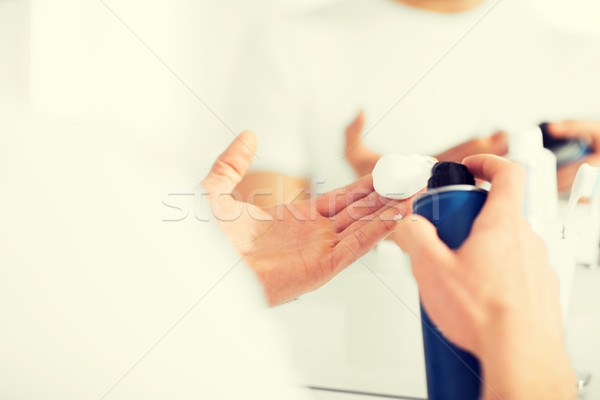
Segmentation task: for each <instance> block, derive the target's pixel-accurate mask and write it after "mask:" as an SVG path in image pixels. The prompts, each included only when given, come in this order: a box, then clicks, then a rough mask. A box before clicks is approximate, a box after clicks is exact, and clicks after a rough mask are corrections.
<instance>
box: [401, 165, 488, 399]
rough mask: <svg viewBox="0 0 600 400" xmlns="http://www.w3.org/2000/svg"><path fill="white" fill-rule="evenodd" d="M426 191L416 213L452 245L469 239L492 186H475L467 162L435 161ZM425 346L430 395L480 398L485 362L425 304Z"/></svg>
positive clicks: (423, 318)
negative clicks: (446, 331) (433, 316)
mask: <svg viewBox="0 0 600 400" xmlns="http://www.w3.org/2000/svg"><path fill="white" fill-rule="evenodd" d="M427 189H428V190H427V192H425V193H424V194H423V195H421V196H419V197H418V198H417V200H416V201H415V203H414V204H413V211H414V213H415V214H418V215H421V216H423V217H424V218H426V219H428V220H429V221H430V222H431V223H432V224H433V225H434V226H435V227H436V228H437V233H438V236H439V237H440V239H441V240H442V241H443V242H444V243H446V245H447V246H448V247H450V248H451V249H457V248H459V247H460V246H461V245H462V243H463V242H464V241H465V240H466V239H467V237H468V236H469V233H470V231H471V226H472V224H473V221H474V220H475V218H476V217H477V215H478V214H479V211H481V208H482V207H483V204H484V203H485V200H486V198H487V191H485V190H483V189H479V188H477V187H476V186H475V179H474V177H473V175H472V174H471V173H470V172H469V170H468V169H467V167H465V166H464V165H462V164H458V163H452V162H440V163H437V164H435V165H434V166H433V169H432V175H431V178H430V179H429V181H428V183H427ZM421 321H422V329H423V347H424V350H425V368H426V373H427V391H428V393H429V400H477V399H479V397H480V394H481V367H480V364H479V361H478V360H477V358H476V357H475V356H474V355H473V354H471V353H469V352H467V351H465V350H462V349H460V348H459V347H457V346H456V345H454V344H453V343H452V342H450V341H449V340H448V339H446V337H444V334H443V332H441V331H440V330H439V329H438V328H437V327H436V326H435V324H434V323H433V322H432V321H431V320H430V319H429V316H428V315H427V313H426V312H425V309H424V308H423V306H422V305H421Z"/></svg>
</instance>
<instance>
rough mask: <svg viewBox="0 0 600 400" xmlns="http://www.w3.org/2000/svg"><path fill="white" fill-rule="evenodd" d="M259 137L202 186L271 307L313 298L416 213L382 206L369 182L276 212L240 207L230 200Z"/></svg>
mask: <svg viewBox="0 0 600 400" xmlns="http://www.w3.org/2000/svg"><path fill="white" fill-rule="evenodd" d="M255 149H256V137H255V136H254V134H252V133H251V132H243V133H242V134H241V135H240V136H239V137H238V138H237V139H236V140H235V141H234V142H233V143H232V144H231V145H230V146H229V147H228V148H227V150H225V152H224V153H223V154H221V156H220V157H219V158H218V160H217V161H216V162H215V164H214V165H213V167H212V170H211V171H210V173H209V174H208V176H207V177H206V179H205V180H204V181H203V183H202V184H203V186H204V188H205V189H206V190H207V191H208V192H209V199H210V203H211V207H212V209H213V213H214V214H215V216H216V217H217V219H218V221H219V225H220V227H221V229H222V230H223V231H224V233H225V235H226V236H227V237H228V239H229V240H230V241H231V242H232V243H233V244H234V246H235V247H236V249H237V250H238V251H239V252H240V253H241V254H242V255H244V257H245V260H246V261H247V263H248V264H249V265H250V266H251V267H252V269H253V270H254V271H255V272H256V274H257V276H258V278H259V280H260V281H261V283H262V285H263V287H264V289H265V292H266V294H267V298H268V301H269V303H270V304H272V305H274V304H279V303H282V302H285V301H288V300H291V299H294V298H295V297H297V296H299V295H301V294H303V293H306V292H308V291H311V290H314V289H316V288H318V287H320V286H322V285H323V284H325V283H326V282H328V281H329V280H330V279H331V278H332V277H334V276H335V275H336V274H337V273H339V272H340V271H341V270H343V269H344V268H345V267H347V266H349V265H350V264H351V263H353V262H354V261H355V260H356V259H357V258H359V257H361V256H363V255H364V254H366V253H367V252H368V251H369V250H370V249H371V248H372V247H373V246H375V244H377V242H378V241H380V240H381V239H383V238H384V237H385V236H386V235H387V234H389V233H390V232H391V231H392V229H393V228H394V226H395V224H396V223H395V220H394V218H395V217H396V216H397V215H399V214H402V215H405V214H407V213H409V212H410V202H408V201H404V202H398V201H391V200H387V199H384V198H383V197H381V196H379V195H378V194H377V193H375V192H374V190H373V184H372V180H371V177H370V176H367V177H364V178H362V179H360V180H358V181H357V182H355V183H353V184H351V185H349V186H347V187H345V188H342V189H338V190H336V191H333V192H330V193H327V194H324V195H321V196H319V197H316V198H313V199H310V200H304V201H298V202H296V203H293V204H279V205H276V206H271V207H264V208H263V207H257V206H255V205H252V204H249V203H244V202H240V201H237V200H236V199H235V198H234V197H233V196H232V192H233V190H234V188H235V187H236V185H237V184H238V183H239V182H240V180H241V179H242V178H243V177H244V175H245V174H246V172H247V171H248V169H249V168H250V164H251V163H252V160H253V157H254V150H255Z"/></svg>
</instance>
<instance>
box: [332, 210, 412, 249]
mask: <svg viewBox="0 0 600 400" xmlns="http://www.w3.org/2000/svg"><path fill="white" fill-rule="evenodd" d="M411 211H412V207H411V203H410V201H402V202H394V205H393V206H383V207H382V208H381V209H379V210H377V211H375V212H374V213H372V214H369V215H366V216H364V217H362V218H361V219H358V220H356V221H354V222H352V223H351V224H350V225H348V227H346V229H344V230H343V231H341V232H339V233H338V238H339V239H340V240H343V239H345V238H346V237H347V236H350V235H353V234H354V233H355V232H356V231H359V230H361V229H363V228H364V227H365V226H367V225H369V224H370V223H371V222H373V221H377V220H380V222H383V223H384V224H385V223H387V222H390V224H395V222H396V221H397V220H399V219H402V217H403V216H404V215H408V214H410V213H411Z"/></svg>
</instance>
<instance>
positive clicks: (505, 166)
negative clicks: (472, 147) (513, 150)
mask: <svg viewBox="0 0 600 400" xmlns="http://www.w3.org/2000/svg"><path fill="white" fill-rule="evenodd" d="M463 164H465V165H466V166H467V168H468V169H469V171H470V172H471V173H472V174H473V175H474V176H475V177H476V178H480V179H483V180H486V181H488V182H490V183H491V184H492V189H491V190H490V193H489V195H488V198H487V200H486V203H485V206H484V210H485V209H486V208H487V209H492V210H493V213H494V214H496V213H503V212H507V213H510V214H511V215H515V214H518V215H521V213H522V209H523V196H524V191H525V171H524V170H523V168H522V167H521V166H519V165H518V164H516V163H513V162H511V161H508V160H506V159H504V158H501V157H498V156H494V155H489V154H481V155H477V156H471V157H467V158H466V159H464V160H463ZM484 210H482V212H483V211H484Z"/></svg>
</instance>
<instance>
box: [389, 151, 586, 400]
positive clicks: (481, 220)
mask: <svg viewBox="0 0 600 400" xmlns="http://www.w3.org/2000/svg"><path fill="white" fill-rule="evenodd" d="M464 164H465V165H466V166H467V167H468V168H469V170H470V171H471V172H472V173H473V174H474V175H475V177H477V178H479V179H483V180H486V181H489V182H491V183H492V189H491V191H490V193H489V195H488V199H487V201H486V203H485V205H484V207H483V209H482V211H481V213H480V214H479V216H478V217H477V219H476V220H475V222H474V224H473V227H472V230H471V233H470V235H469V237H468V238H467V240H466V241H465V243H464V244H463V245H462V246H461V247H460V248H459V249H458V250H456V251H452V250H450V249H449V248H448V247H447V246H446V245H445V244H444V243H443V242H442V241H441V240H440V239H439V237H438V235H437V232H436V229H435V227H434V226H433V225H432V224H431V223H430V222H429V221H427V220H426V219H424V218H422V217H420V216H418V215H412V216H410V217H407V218H405V219H404V220H403V221H401V222H400V223H399V224H398V226H397V228H396V232H395V240H396V242H397V243H398V245H399V246H400V247H401V248H402V249H403V250H404V251H405V252H407V253H408V254H409V255H410V258H411V262H412V269H413V273H414V276H415V278H416V280H417V283H418V285H419V292H420V295H421V300H422V302H423V306H424V307H425V309H426V310H427V313H428V314H429V316H430V317H431V319H432V320H433V321H434V322H435V323H436V325H437V326H438V327H439V329H440V330H441V331H442V332H443V333H444V335H445V336H446V337H448V339H450V340H451V341H453V342H454V343H456V344H457V345H458V346H461V347H463V348H465V349H467V350H469V351H471V352H472V353H474V354H476V355H477V356H478V357H479V358H480V360H481V361H482V365H483V370H484V377H483V380H484V390H485V398H486V399H495V398H502V399H505V400H511V399H540V400H541V399H546V400H549V399H572V398H574V395H575V393H576V391H575V376H574V374H573V371H572V369H571V368H570V364H569V359H568V357H567V355H566V352H565V347H564V343H563V336H562V321H561V311H560V305H559V296H558V280H557V278H556V276H555V274H554V272H553V271H552V270H551V268H550V267H549V265H548V261H547V259H546V251H545V248H544V245H543V243H542V241H541V240H540V239H539V238H538V237H537V236H536V235H535V234H534V233H533V231H532V230H531V228H530V227H529V225H528V224H527V223H526V222H525V220H524V219H523V217H522V215H521V210H522V204H523V193H524V183H525V181H524V180H525V177H524V171H523V170H522V168H521V167H519V166H518V165H516V164H514V163H511V162H509V161H506V160H504V159H502V158H500V157H496V156H491V155H481V156H473V157H469V158H467V159H466V160H464Z"/></svg>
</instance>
